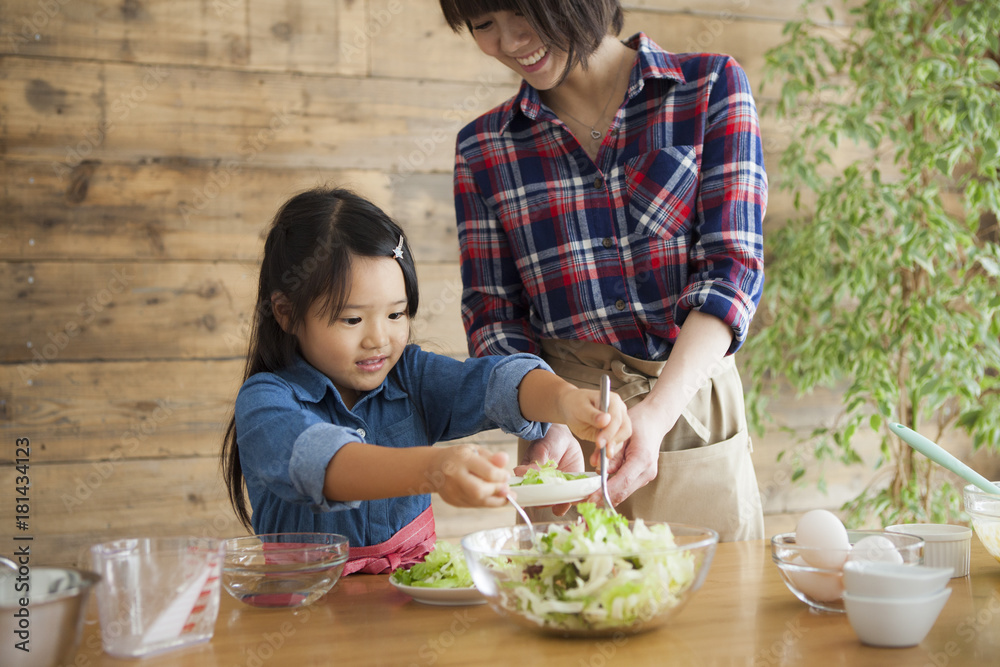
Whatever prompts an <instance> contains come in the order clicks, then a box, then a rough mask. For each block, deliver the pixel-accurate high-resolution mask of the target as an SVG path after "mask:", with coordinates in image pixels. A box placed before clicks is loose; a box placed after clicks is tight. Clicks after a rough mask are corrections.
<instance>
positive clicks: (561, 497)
mask: <svg viewBox="0 0 1000 667" xmlns="http://www.w3.org/2000/svg"><path fill="white" fill-rule="evenodd" d="M585 474H586V475H587V476H586V477H583V478H581V479H570V480H566V481H565V482H549V483H548V484H529V485H527V486H512V487H510V490H511V491H513V492H514V493H515V494H517V498H516V500H517V504H518V505H520V506H521V507H539V506H542V505H558V504H559V503H575V502H576V501H578V500H583V499H584V498H586V497H587V496H589V495H590V494H592V493H593V492H594V491H599V490H600V488H601V478H600V476H599V475H598V474H597V473H596V472H588V473H585ZM520 481H521V478H520V477H511V478H510V480H509V481H508V483H509V484H516V483H517V482H520Z"/></svg>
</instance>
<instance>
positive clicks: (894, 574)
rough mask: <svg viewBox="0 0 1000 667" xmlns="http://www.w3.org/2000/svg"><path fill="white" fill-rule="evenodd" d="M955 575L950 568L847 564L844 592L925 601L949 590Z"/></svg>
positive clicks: (865, 563) (870, 596) (862, 595)
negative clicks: (945, 589)
mask: <svg viewBox="0 0 1000 667" xmlns="http://www.w3.org/2000/svg"><path fill="white" fill-rule="evenodd" d="M952 572H953V570H952V568H950V567H927V566H926V565H905V564H904V565H901V564H898V563H878V562H872V561H848V562H847V563H845V564H844V590H845V592H846V593H847V594H849V595H855V596H859V597H869V598H896V599H900V598H922V597H927V596H930V595H934V594H935V593H937V592H939V591H940V590H941V589H942V588H944V587H945V586H947V585H948V580H949V579H951V575H952Z"/></svg>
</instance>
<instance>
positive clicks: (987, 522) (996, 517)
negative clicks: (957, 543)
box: [962, 482, 1000, 562]
mask: <svg viewBox="0 0 1000 667" xmlns="http://www.w3.org/2000/svg"><path fill="white" fill-rule="evenodd" d="M993 483H994V484H996V485H997V486H1000V482H993ZM962 500H963V501H964V503H965V511H966V512H967V513H968V514H969V519H970V520H971V521H972V529H973V530H974V531H975V533H976V537H978V538H979V541H980V542H982V544H983V546H984V547H986V551H988V552H989V554H990V555H991V556H993V557H994V558H996V559H997V561H998V562H1000V495H997V494H994V493H988V492H987V491H983V490H982V489H980V488H979V487H978V486H975V485H974V484H967V485H966V486H965V488H964V489H963V490H962Z"/></svg>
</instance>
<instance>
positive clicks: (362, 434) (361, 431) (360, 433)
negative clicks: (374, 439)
mask: <svg viewBox="0 0 1000 667" xmlns="http://www.w3.org/2000/svg"><path fill="white" fill-rule="evenodd" d="M358 435H360V436H361V437H362V438H363V437H365V436H366V435H368V434H367V433H365V430H364V429H363V428H359V429H358Z"/></svg>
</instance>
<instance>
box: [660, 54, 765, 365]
mask: <svg viewBox="0 0 1000 667" xmlns="http://www.w3.org/2000/svg"><path fill="white" fill-rule="evenodd" d="M721 62H722V66H721V72H719V75H718V77H717V80H716V81H715V83H714V85H713V86H712V91H711V95H710V98H709V102H708V105H709V106H708V127H707V129H706V132H705V139H704V146H703V150H702V183H701V189H700V194H699V199H698V209H699V219H700V223H699V225H698V228H697V233H696V234H695V238H696V239H697V241H696V243H695V244H694V246H693V247H692V249H691V257H690V260H691V264H692V267H693V271H692V273H691V276H690V281H689V283H688V284H687V286H686V287H685V288H684V291H683V294H682V295H681V299H680V302H679V306H680V307H681V308H683V309H685V310H700V311H701V312H704V313H709V314H712V315H715V316H716V317H718V318H719V319H721V320H722V321H723V322H725V323H726V324H728V325H729V326H730V328H731V329H732V330H733V341H732V344H731V346H730V349H729V352H731V353H732V352H735V351H736V350H737V349H739V347H740V346H741V345H742V344H743V342H744V341H745V340H746V337H747V333H748V332H749V330H750V322H751V320H753V316H754V313H755V312H756V309H757V303H758V302H759V301H760V296H761V293H762V290H763V286H764V237H763V231H762V230H763V221H764V212H765V210H766V208H767V174H766V172H765V170H764V153H763V147H762V143H761V137H760V124H759V120H758V117H757V108H756V106H755V104H754V100H753V95H752V92H751V88H750V83H749V81H748V80H747V76H746V73H745V72H744V71H743V70H742V69H741V68H740V66H739V65H738V64H737V63H736V61H735V60H733V59H731V58H727V59H725V60H723V61H721Z"/></svg>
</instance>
